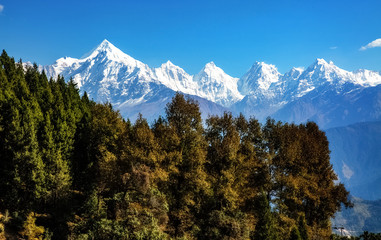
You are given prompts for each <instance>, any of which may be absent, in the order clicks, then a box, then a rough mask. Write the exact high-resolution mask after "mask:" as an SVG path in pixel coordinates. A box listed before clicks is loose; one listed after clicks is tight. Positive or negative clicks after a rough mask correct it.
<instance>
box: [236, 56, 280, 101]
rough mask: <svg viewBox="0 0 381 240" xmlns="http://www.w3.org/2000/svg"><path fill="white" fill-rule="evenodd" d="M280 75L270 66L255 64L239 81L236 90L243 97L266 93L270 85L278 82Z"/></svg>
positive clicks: (261, 63)
mask: <svg viewBox="0 0 381 240" xmlns="http://www.w3.org/2000/svg"><path fill="white" fill-rule="evenodd" d="M280 75H281V74H280V73H279V72H278V69H277V68H276V67H275V66H274V65H272V64H266V63H264V62H255V63H254V64H253V66H252V67H251V68H250V70H249V71H248V72H247V73H246V74H245V75H244V76H243V77H242V78H241V79H240V80H239V82H238V89H239V91H240V92H241V93H242V94H243V95H249V94H253V93H255V92H258V91H260V92H264V91H267V90H268V89H269V88H270V86H271V84H273V83H276V82H278V81H279V77H280Z"/></svg>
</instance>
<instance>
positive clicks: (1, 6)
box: [0, 4, 4, 13]
mask: <svg viewBox="0 0 381 240" xmlns="http://www.w3.org/2000/svg"><path fill="white" fill-rule="evenodd" d="M3 10H4V5H1V4H0V13H1V12H2V11H3Z"/></svg>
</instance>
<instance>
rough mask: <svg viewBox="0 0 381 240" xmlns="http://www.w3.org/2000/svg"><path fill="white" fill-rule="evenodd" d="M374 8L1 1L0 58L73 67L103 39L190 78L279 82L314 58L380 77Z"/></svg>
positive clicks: (379, 32)
mask: <svg viewBox="0 0 381 240" xmlns="http://www.w3.org/2000/svg"><path fill="white" fill-rule="evenodd" d="M380 12H381V1H379V0H369V1H367V0H363V1H354V0H345V1H341V0H340V1H334V0H330V1H326V0H319V1H317V0H315V1H310V0H303V1H302V0H299V1H296V0H287V1H286V0H278V1H269V0H261V1H240V0H235V1H225V0H216V1H207V0H204V1H199V0H192V1H187V0H173V1H172V0H164V1H160V0H154V1H146V0H139V1H138V0H134V1H129V0H128V1H113V0H108V1H104V0H102V1H98V0H93V1H85V0H81V1H78V0H76V1H72V0H65V1H46V0H0V49H5V50H6V51H7V52H8V54H9V55H11V56H14V57H15V58H16V59H19V58H22V59H23V61H34V62H37V63H38V64H43V65H45V64H51V63H53V62H54V61H55V60H56V59H58V58H60V57H63V56H70V57H76V58H79V57H81V56H83V55H84V54H86V53H87V52H89V51H90V50H91V49H93V48H94V47H95V46H97V45H98V44H99V43H100V42H101V41H102V40H103V39H108V40H109V41H110V42H111V43H113V44H114V45H115V46H116V47H118V48H120V49H121V50H122V51H124V52H125V53H127V54H129V55H130V56H132V57H134V58H136V59H138V60H140V61H143V62H144V63H146V64H148V65H150V66H151V67H157V66H159V65H160V64H161V63H162V62H165V61H167V60H171V61H172V62H173V63H174V64H176V65H179V66H180V67H182V68H184V69H185V70H186V71H187V72H188V73H190V74H195V73H197V72H198V71H199V70H201V68H202V67H203V66H204V65H205V64H206V63H207V62H210V61H214V62H215V63H216V65H217V66H219V67H221V68H222V69H224V70H225V72H227V73H228V74H230V75H232V76H234V77H240V76H242V75H243V74H244V73H245V72H246V71H247V70H248V69H249V68H250V66H251V65H252V64H253V63H254V62H255V61H264V62H266V63H271V64H274V65H276V66H277V67H278V69H279V71H280V72H281V73H284V72H286V71H288V70H289V69H290V68H291V67H293V66H295V67H300V66H302V67H307V66H308V65H310V64H311V63H313V62H314V60H315V59H316V58H324V59H326V60H327V61H330V60H332V61H333V62H334V63H335V64H336V65H337V66H339V67H341V68H344V69H346V70H356V69H359V68H366V69H371V70H377V71H380V70H381V47H375V46H379V45H380V46H381V42H380V43H378V42H374V43H373V44H371V45H369V47H366V49H365V50H360V48H361V47H364V46H366V45H367V44H369V43H371V42H372V41H375V40H376V39H380V38H381V14H380Z"/></svg>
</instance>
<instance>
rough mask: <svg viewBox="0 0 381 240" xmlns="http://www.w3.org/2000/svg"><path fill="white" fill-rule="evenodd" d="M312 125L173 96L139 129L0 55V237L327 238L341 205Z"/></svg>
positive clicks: (68, 86) (323, 143) (342, 194)
mask: <svg viewBox="0 0 381 240" xmlns="http://www.w3.org/2000/svg"><path fill="white" fill-rule="evenodd" d="M329 154H330V152H329V148H328V141H327V138H326V136H325V134H324V132H322V131H321V130H319V128H318V126H317V125H316V124H315V123H313V122H307V123H306V124H300V125H296V124H290V123H282V122H277V121H275V120H273V119H268V120H267V121H266V123H264V124H260V123H259V122H258V121H257V120H256V119H255V118H246V117H245V116H243V115H239V116H233V115H232V114H231V113H229V112H226V113H224V114H223V115H222V116H210V117H209V118H208V119H206V121H205V123H203V121H202V119H201V113H200V109H199V106H198V103H197V102H195V101H194V100H193V99H191V98H187V97H184V96H183V95H181V94H179V93H177V94H176V95H175V96H174V97H173V99H172V101H171V102H170V103H168V104H167V106H166V109H165V116H163V117H159V118H158V119H156V120H155V121H154V122H153V123H152V124H151V125H150V124H149V123H148V122H147V121H146V120H145V119H144V118H143V116H141V115H140V116H139V117H138V118H137V120H136V121H135V122H134V123H131V122H130V121H129V120H125V119H123V118H122V116H121V115H120V113H119V112H118V111H116V110H114V109H113V107H112V105H111V104H109V103H105V104H102V103H95V102H94V101H92V100H90V99H89V98H88V96H87V94H86V93H84V94H83V96H81V95H80V94H79V90H78V87H77V85H76V84H75V82H74V81H73V80H72V79H70V80H69V81H67V82H66V81H65V80H64V79H63V77H61V76H58V77H57V79H48V78H47V76H46V74H45V73H44V71H42V72H39V70H38V67H37V65H36V64H35V65H34V66H29V67H25V66H23V64H22V62H21V60H20V61H19V62H15V61H14V59H13V58H11V57H9V56H8V55H7V53H6V52H5V51H3V53H2V55H1V57H0V193H1V194H0V223H1V224H0V239H1V238H5V237H7V235H8V236H10V235H13V236H17V237H18V238H22V239H184V240H185V239H258V240H261V239H329V238H330V236H331V224H330V218H331V217H332V216H333V215H334V213H335V212H336V211H338V210H339V209H340V208H341V206H342V205H344V206H346V207H348V206H350V205H351V203H350V201H349V200H348V192H347V190H346V189H345V188H344V186H343V185H342V184H341V183H337V181H336V180H337V176H336V174H335V173H334V171H333V169H332V165H331V164H330V157H329Z"/></svg>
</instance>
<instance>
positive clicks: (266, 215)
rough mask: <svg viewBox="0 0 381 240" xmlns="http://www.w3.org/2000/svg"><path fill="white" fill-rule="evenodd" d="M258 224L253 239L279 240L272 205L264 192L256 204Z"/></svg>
mask: <svg viewBox="0 0 381 240" xmlns="http://www.w3.org/2000/svg"><path fill="white" fill-rule="evenodd" d="M256 209H257V219H258V222H257V224H256V226H255V231H254V233H253V235H252V236H251V239H255V240H256V239H261V240H262V239H263V240H275V239H278V236H277V229H276V227H275V221H274V217H273V214H272V212H271V210H270V204H269V202H268V200H267V194H265V193H264V192H262V193H261V194H260V195H259V196H258V199H257V204H256Z"/></svg>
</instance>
